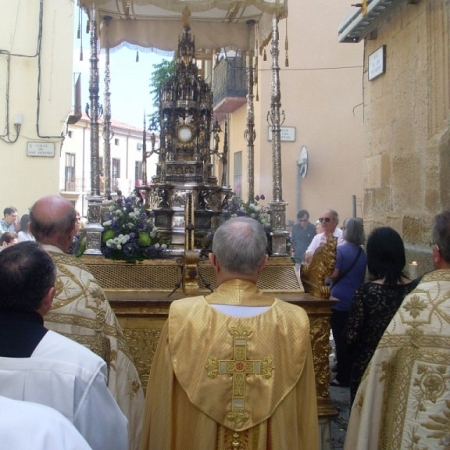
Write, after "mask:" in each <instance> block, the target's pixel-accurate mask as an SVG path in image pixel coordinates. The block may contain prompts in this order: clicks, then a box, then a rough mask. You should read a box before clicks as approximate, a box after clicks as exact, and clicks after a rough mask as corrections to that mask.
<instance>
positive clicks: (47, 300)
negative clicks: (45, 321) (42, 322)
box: [37, 286, 55, 317]
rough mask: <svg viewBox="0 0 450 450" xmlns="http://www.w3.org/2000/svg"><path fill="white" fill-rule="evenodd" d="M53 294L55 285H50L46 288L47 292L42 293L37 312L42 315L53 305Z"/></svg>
mask: <svg viewBox="0 0 450 450" xmlns="http://www.w3.org/2000/svg"><path fill="white" fill-rule="evenodd" d="M54 296H55V286H51V287H49V288H48V290H47V292H46V293H45V294H44V297H43V299H42V301H41V306H40V307H39V309H38V310H37V312H38V313H39V314H40V315H41V316H42V317H44V316H45V315H46V314H47V313H48V312H49V311H50V309H51V307H52V305H53V297H54Z"/></svg>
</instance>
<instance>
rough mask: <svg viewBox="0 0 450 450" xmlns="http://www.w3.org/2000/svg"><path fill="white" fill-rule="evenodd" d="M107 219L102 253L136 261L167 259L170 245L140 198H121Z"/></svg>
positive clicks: (117, 200)
mask: <svg viewBox="0 0 450 450" xmlns="http://www.w3.org/2000/svg"><path fill="white" fill-rule="evenodd" d="M104 219H106V220H104V222H103V223H102V225H103V228H104V230H103V233H102V246H101V250H102V253H103V255H104V256H105V257H106V258H111V259H120V260H124V261H128V262H135V261H142V260H144V259H155V258H163V257H164V256H165V251H166V249H167V245H166V244H165V243H163V242H162V239H161V238H160V236H159V235H158V230H157V228H155V226H154V224H153V220H152V219H151V218H150V217H149V216H148V214H147V211H146V210H145V208H144V206H143V204H142V202H141V200H140V198H138V197H136V196H135V195H130V196H129V197H126V198H124V197H118V198H117V199H116V200H114V201H113V203H112V204H111V205H110V206H109V209H108V212H107V214H105V215H104Z"/></svg>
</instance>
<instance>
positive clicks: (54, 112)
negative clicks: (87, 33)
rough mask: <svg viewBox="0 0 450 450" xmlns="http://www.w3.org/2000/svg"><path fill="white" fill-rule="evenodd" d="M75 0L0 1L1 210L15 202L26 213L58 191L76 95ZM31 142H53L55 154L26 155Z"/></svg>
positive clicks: (14, 204)
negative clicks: (63, 139)
mask: <svg viewBox="0 0 450 450" xmlns="http://www.w3.org/2000/svg"><path fill="white" fill-rule="evenodd" d="M74 5H75V4H74V2H73V1H71V0H45V1H43V0H42V1H36V0H25V1H21V2H11V1H8V0H0V8H1V11H2V17H1V19H0V24H1V25H0V26H1V33H0V50H1V51H0V135H1V136H0V155H1V160H2V176H1V177H0V193H1V194H0V210H1V212H3V209H4V208H5V207H6V206H11V205H12V206H15V207H16V208H18V210H19V214H24V213H26V212H27V209H28V208H29V207H30V206H31V205H32V204H33V203H34V201H35V200H37V199H38V198H39V197H42V196H44V195H48V194H58V193H59V189H58V188H59V162H60V144H61V134H64V133H65V122H66V119H67V116H68V114H69V113H70V109H71V100H72V47H73V42H72V41H73V29H72V27H73V25H72V24H73V13H74ZM41 7H42V21H40V12H41V11H40V10H41ZM40 33H42V39H41V41H40V40H39V34H40ZM17 113H20V114H21V117H22V125H21V127H20V132H19V135H18V136H17V133H16V130H15V127H14V121H15V115H16V114H17ZM16 138H17V139H16ZM29 142H37V143H43V142H45V143H51V144H54V149H55V152H54V156H51V157H43V156H28V155H27V143H29Z"/></svg>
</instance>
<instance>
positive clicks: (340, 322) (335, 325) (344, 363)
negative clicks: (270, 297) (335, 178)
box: [330, 217, 366, 387]
mask: <svg viewBox="0 0 450 450" xmlns="http://www.w3.org/2000/svg"><path fill="white" fill-rule="evenodd" d="M344 224H345V229H344V232H343V239H344V241H345V242H344V243H342V244H340V245H338V246H337V249H336V264H335V269H334V272H333V273H332V275H331V276H330V279H331V280H332V285H331V295H332V296H333V297H335V298H337V299H338V300H339V301H338V302H337V303H336V304H335V305H334V306H333V307H332V308H331V318H330V323H331V329H332V331H333V338H334V344H335V348H336V358H337V373H336V377H335V378H334V379H333V380H331V381H330V385H331V386H336V387H348V385H349V383H350V370H351V367H352V366H351V359H350V355H349V353H348V351H347V345H346V341H345V336H344V334H343V332H344V328H345V325H346V323H347V319H348V314H349V311H350V305H351V301H352V298H353V296H354V294H355V291H356V289H357V288H358V287H359V286H360V285H361V284H362V283H364V278H365V276H366V254H365V252H364V250H363V249H362V246H363V245H364V241H365V236H364V228H363V224H362V221H361V220H360V219H357V218H354V217H352V218H349V219H346V220H345V221H344Z"/></svg>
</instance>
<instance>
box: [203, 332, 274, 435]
mask: <svg viewBox="0 0 450 450" xmlns="http://www.w3.org/2000/svg"><path fill="white" fill-rule="evenodd" d="M228 332H229V333H230V335H231V336H232V337H233V358H234V359H229V360H227V359H217V358H216V357H215V356H210V357H209V358H208V364H207V365H206V366H205V368H206V372H207V375H208V377H209V378H211V379H213V378H216V377H217V376H218V375H229V376H231V377H232V378H233V384H232V392H231V396H232V400H231V405H232V409H231V411H229V412H228V413H227V419H228V420H230V421H231V422H234V423H235V424H236V428H241V427H242V426H243V425H244V423H245V422H246V421H247V420H248V418H249V417H250V415H249V413H248V412H247V411H246V410H245V388H246V379H247V377H249V376H253V375H259V376H262V377H263V378H265V379H267V380H268V379H269V378H271V376H272V372H273V370H274V369H275V367H273V365H272V358H271V357H269V356H266V357H265V358H263V359H260V360H258V359H255V360H252V359H250V358H249V357H248V355H247V340H248V339H249V338H250V337H251V335H252V333H253V331H252V330H251V329H250V328H244V327H231V328H230V329H229V330H228Z"/></svg>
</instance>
